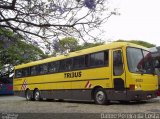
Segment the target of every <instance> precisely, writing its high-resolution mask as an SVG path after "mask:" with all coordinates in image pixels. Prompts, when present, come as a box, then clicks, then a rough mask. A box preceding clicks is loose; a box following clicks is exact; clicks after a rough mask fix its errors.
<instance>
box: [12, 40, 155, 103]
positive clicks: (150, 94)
mask: <svg viewBox="0 0 160 119" xmlns="http://www.w3.org/2000/svg"><path fill="white" fill-rule="evenodd" d="M157 89H158V80H157V76H156V75H155V73H154V67H153V65H152V56H151V53H150V52H149V51H148V49H147V48H145V47H142V46H139V45H135V44H131V43H126V42H113V43H109V44H106V45H101V46H96V47H93V48H88V49H84V50H80V51H76V52H72V53H69V54H66V55H60V56H57V57H51V58H47V59H43V60H39V61H35V62H31V63H27V64H22V65H18V66H15V77H14V93H15V94H16V95H19V96H24V97H26V99H27V100H31V99H34V100H36V101H37V100H40V99H43V98H46V99H70V100H94V102H95V103H96V104H106V103H108V102H109V101H112V100H118V101H139V100H148V99H151V98H155V97H156V91H157Z"/></svg>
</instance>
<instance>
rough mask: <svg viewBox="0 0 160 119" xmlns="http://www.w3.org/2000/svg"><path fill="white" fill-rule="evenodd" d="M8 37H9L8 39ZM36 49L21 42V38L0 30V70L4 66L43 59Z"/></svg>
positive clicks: (41, 53) (42, 55)
mask: <svg viewBox="0 0 160 119" xmlns="http://www.w3.org/2000/svg"><path fill="white" fill-rule="evenodd" d="M8 35H10V37H9V38H8ZM45 57H46V56H45V55H44V53H43V51H42V50H41V49H39V48H38V47H36V46H34V45H32V44H28V43H26V42H24V41H22V38H21V37H20V36H18V35H15V34H13V33H12V32H10V31H8V30H4V29H1V28H0V68H1V67H2V66H3V65H5V64H10V65H13V66H14V65H18V64H22V63H27V62H30V61H35V60H37V59H40V58H45Z"/></svg>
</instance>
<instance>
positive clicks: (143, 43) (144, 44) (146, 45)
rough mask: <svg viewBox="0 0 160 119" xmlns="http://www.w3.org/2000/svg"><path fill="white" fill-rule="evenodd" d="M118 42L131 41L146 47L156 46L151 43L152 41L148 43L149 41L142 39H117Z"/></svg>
mask: <svg viewBox="0 0 160 119" xmlns="http://www.w3.org/2000/svg"><path fill="white" fill-rule="evenodd" d="M116 42H130V43H134V44H137V45H141V46H144V47H147V48H150V47H155V46H156V45H154V44H151V43H148V42H145V41H140V40H130V41H126V40H117V41H116Z"/></svg>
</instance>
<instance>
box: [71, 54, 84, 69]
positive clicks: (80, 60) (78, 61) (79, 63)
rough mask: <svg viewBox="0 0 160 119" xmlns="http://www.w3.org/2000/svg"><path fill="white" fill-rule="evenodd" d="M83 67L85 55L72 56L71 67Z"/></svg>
mask: <svg viewBox="0 0 160 119" xmlns="http://www.w3.org/2000/svg"><path fill="white" fill-rule="evenodd" d="M84 67H85V56H79V57H74V58H73V69H81V68H84Z"/></svg>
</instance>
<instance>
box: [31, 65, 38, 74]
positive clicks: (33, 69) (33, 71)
mask: <svg viewBox="0 0 160 119" xmlns="http://www.w3.org/2000/svg"><path fill="white" fill-rule="evenodd" d="M36 74H37V70H36V66H34V67H31V75H36Z"/></svg>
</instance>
